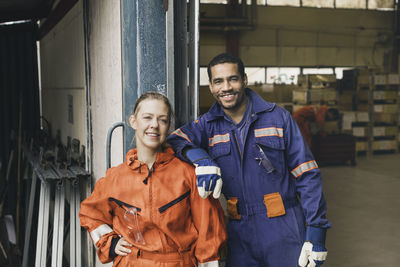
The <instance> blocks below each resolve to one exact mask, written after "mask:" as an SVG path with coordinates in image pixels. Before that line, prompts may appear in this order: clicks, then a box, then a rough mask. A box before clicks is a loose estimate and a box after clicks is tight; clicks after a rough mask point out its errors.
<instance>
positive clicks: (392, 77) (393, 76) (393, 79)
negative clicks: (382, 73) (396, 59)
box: [387, 73, 400, 84]
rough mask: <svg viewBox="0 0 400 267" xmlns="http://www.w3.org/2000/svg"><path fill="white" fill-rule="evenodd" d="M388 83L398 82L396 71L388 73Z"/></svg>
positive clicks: (398, 77) (398, 76)
mask: <svg viewBox="0 0 400 267" xmlns="http://www.w3.org/2000/svg"><path fill="white" fill-rule="evenodd" d="M387 80H388V84H400V75H399V74H397V73H389V74H388V78H387Z"/></svg>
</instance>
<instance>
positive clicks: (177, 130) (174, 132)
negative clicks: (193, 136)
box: [171, 129, 192, 143]
mask: <svg viewBox="0 0 400 267" xmlns="http://www.w3.org/2000/svg"><path fill="white" fill-rule="evenodd" d="M171 134H175V135H177V136H180V137H182V138H184V139H186V140H187V141H188V142H190V143H191V142H192V141H190V139H189V136H187V135H186V134H185V133H184V132H182V131H181V129H176V130H175V131H173V132H172V133H171Z"/></svg>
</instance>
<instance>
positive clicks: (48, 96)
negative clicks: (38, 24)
mask: <svg viewBox="0 0 400 267" xmlns="http://www.w3.org/2000/svg"><path fill="white" fill-rule="evenodd" d="M82 25H83V19H82V5H80V4H79V3H78V4H76V5H75V6H74V7H73V8H72V10H71V11H70V12H69V13H68V14H67V15H66V16H65V17H64V18H63V19H62V21H60V23H58V24H57V25H56V26H55V27H54V28H53V29H52V31H50V32H49V33H48V34H47V35H46V36H45V37H44V38H43V39H42V40H41V41H40V62H41V79H42V106H43V108H42V109H43V116H44V117H45V118H46V119H47V120H48V121H49V122H50V124H51V127H52V130H53V135H54V134H55V132H56V130H57V129H60V130H61V138H62V142H63V143H64V144H66V141H67V136H71V137H72V138H77V139H79V140H80V142H81V144H83V145H85V146H87V144H86V140H87V138H86V136H87V129H86V128H87V127H86V93H85V73H84V51H83V26H82ZM69 95H70V96H72V98H73V123H70V122H69V121H68V96H69Z"/></svg>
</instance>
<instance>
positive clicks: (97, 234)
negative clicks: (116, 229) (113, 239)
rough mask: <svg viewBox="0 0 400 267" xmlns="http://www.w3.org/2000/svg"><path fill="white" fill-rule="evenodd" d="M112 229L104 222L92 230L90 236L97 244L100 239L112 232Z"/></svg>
mask: <svg viewBox="0 0 400 267" xmlns="http://www.w3.org/2000/svg"><path fill="white" fill-rule="evenodd" d="M112 231H113V230H112V229H111V227H110V226H108V225H107V224H102V225H100V226H99V227H97V228H96V229H94V230H93V231H92V232H90V236H91V237H92V240H93V243H94V244H95V245H96V243H97V241H99V240H100V238H101V237H102V236H103V235H105V234H108V233H111V232H112Z"/></svg>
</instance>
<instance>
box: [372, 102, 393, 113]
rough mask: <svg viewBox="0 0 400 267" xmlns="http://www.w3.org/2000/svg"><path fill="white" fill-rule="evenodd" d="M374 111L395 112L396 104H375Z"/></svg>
mask: <svg viewBox="0 0 400 267" xmlns="http://www.w3.org/2000/svg"><path fill="white" fill-rule="evenodd" d="M374 112H377V113H379V112H384V113H397V112H398V105H397V104H375V105H374Z"/></svg>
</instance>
